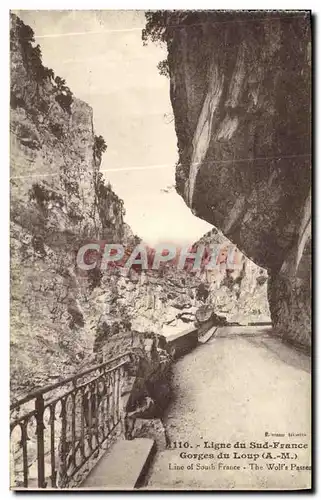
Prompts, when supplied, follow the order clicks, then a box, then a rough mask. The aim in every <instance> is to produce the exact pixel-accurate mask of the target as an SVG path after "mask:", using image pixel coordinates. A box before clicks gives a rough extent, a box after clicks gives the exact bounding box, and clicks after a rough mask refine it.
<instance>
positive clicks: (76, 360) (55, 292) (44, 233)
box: [10, 15, 133, 395]
mask: <svg viewBox="0 0 321 500" xmlns="http://www.w3.org/2000/svg"><path fill="white" fill-rule="evenodd" d="M10 43H11V116H10V124H11V369H12V376H11V383H12V389H13V394H15V395H17V394H21V393H25V392H27V391H28V390H30V389H34V388H35V387H37V386H39V385H43V384H44V383H50V381H52V382H54V381H56V380H57V379H59V378H60V377H62V376H64V375H67V374H68V372H70V371H75V370H77V369H81V368H82V365H83V364H84V363H85V362H88V359H90V358H92V353H93V345H94V342H95V337H96V326H97V321H96V319H95V317H94V315H95V312H96V308H94V307H92V301H91V297H92V295H93V292H94V290H95V289H96V288H97V287H98V286H99V285H100V278H101V276H100V274H99V273H97V272H94V271H93V272H90V273H88V276H87V275H86V276H83V275H81V273H79V271H78V269H77V267H76V261H75V255H76V253H77V251H78V249H79V247H80V246H81V245H83V244H84V243H85V242H86V241H91V240H93V239H97V240H101V239H105V240H108V241H117V242H124V243H125V244H126V243H128V242H131V241H132V240H133V234H132V232H131V230H130V228H129V227H128V226H127V224H126V223H125V222H124V219H123V217H124V207H123V201H122V200H121V199H120V198H119V197H118V196H117V195H116V194H115V193H114V192H113V190H112V189H111V187H110V185H105V183H104V181H103V178H102V174H101V173H100V172H99V166H100V162H101V155H102V152H103V150H104V148H105V146H104V141H103V140H102V138H101V137H97V136H95V133H94V129H93V116H92V109H91V108H90V107H89V106H88V105H87V104H86V103H84V102H82V101H80V100H78V99H76V98H75V97H74V96H73V95H72V93H71V91H70V89H69V88H68V87H67V86H66V84H65V82H64V81H63V80H62V79H61V78H59V77H55V75H54V73H53V71H52V70H49V69H48V68H45V67H44V66H43V65H42V62H41V52H40V48H39V46H36V45H35V43H34V42H33V32H32V30H31V29H30V27H28V26H26V25H25V24H24V23H23V22H22V21H21V20H20V19H19V18H18V17H17V16H15V15H12V16H11V32H10Z"/></svg>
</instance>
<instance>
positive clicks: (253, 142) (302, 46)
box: [143, 11, 311, 346]
mask: <svg viewBox="0 0 321 500" xmlns="http://www.w3.org/2000/svg"><path fill="white" fill-rule="evenodd" d="M143 38H145V39H147V38H151V39H152V40H153V41H155V40H161V41H165V42H166V43H167V47H168V60H167V70H168V73H169V76H170V97H171V102H172V107H173V111H174V117H175V128H176V134H177V140H178V151H179V163H178V165H177V169H176V188H177V191H178V193H179V194H180V195H181V196H182V197H183V199H184V200H185V202H186V203H187V205H188V206H189V207H190V208H191V210H192V211H193V213H194V214H196V215H197V216H199V217H200V218H203V219H205V220H207V221H208V222H210V223H211V224H213V225H214V226H216V227H217V228H219V229H220V230H221V231H222V232H223V233H224V235H225V236H226V237H227V238H228V239H229V240H231V241H232V242H233V243H235V244H236V245H237V246H238V248H239V249H240V250H241V251H242V252H244V253H245V255H246V256H248V257H249V258H250V259H252V260H253V261H254V262H256V263H257V264H258V265H259V266H262V267H264V268H265V269H267V271H268V274H269V283H268V296H269V306H270V312H271V317H272V321H273V324H274V326H275V331H276V332H278V333H279V334H280V335H282V336H283V337H284V338H286V339H287V340H289V341H291V342H294V343H297V344H302V345H304V346H309V345H310V342H311V336H310V326H311V325H310V262H311V260H310V259H311V239H310V224H311V223H310V210H311V200H310V180H311V179H310V176H311V174H310V163H311V138H310V137H311V135H310V133H311V130H310V128H311V115H310V102H311V18H310V14H309V13H308V12H304V11H301V12H294V11H291V12H289V11H287V12H267V11H258V12H245V11H242V12H220V11H216V12H215V11H213V12H208V11H207V12H203V13H202V12H191V11H190V12H187V11H185V12H164V11H163V12H154V13H149V14H148V15H147V25H146V29H145V32H144V33H143ZM163 66H165V64H163Z"/></svg>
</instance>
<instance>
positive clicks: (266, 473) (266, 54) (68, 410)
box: [10, 10, 312, 491]
mask: <svg viewBox="0 0 321 500" xmlns="http://www.w3.org/2000/svg"><path fill="white" fill-rule="evenodd" d="M311 43H312V42H311V12H310V11H305V10H297V11H290V10H280V11H268V10H258V11H245V10H244V11H241V10H240V11H237V10H231V11H223V10H202V11H198V10H175V11H165V10H158V11H143V10H119V11H117V10H86V11H85V10H39V11H37V10H20V11H11V12H10V71H11V76H10V136H11V146H10V208H11V226H10V250H11V335H10V340H11V346H10V354H11V363H10V380H11V402H10V483H11V489H13V490H27V489H29V490H36V489H45V490H49V489H75V490H77V489H78V490H124V491H127V490H137V489H140V490H150V491H157V490H161V491H173V490H174V491H175V490H177V491H179V490H194V491H203V490H204V491H206V490H211V491H223V490H228V491H229V490H231V491H232V490H238V491H243V490H258V491H265V490H285V491H287V490H309V489H311V487H312V470H311V467H312V463H311V459H312V452H311V448H312V435H311V430H312V427H311V415H312V410H311V398H312V394H311V370H310V360H311V347H312V346H311V283H310V281H311V194H310V193H311V160H312V149H311V133H312V132H311V73H312V56H311V54H312V47H311Z"/></svg>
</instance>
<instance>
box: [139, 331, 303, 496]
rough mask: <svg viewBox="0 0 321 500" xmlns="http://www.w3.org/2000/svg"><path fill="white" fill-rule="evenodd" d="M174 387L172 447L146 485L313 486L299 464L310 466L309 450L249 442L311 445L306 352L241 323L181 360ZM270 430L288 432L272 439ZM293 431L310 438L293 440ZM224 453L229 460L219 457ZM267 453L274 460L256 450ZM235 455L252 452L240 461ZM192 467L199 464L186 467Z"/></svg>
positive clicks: (168, 419)
mask: <svg viewBox="0 0 321 500" xmlns="http://www.w3.org/2000/svg"><path fill="white" fill-rule="evenodd" d="M243 330H244V329H243ZM254 330H255V329H254ZM256 333H257V334H256ZM173 390H174V400H173V401H172V403H171V406H170V407H169V409H168V412H167V415H166V419H165V422H166V426H167V432H168V436H169V438H170V441H171V447H172V448H171V449H167V450H165V451H161V452H158V453H157V454H156V458H155V460H154V462H153V465H152V467H151V469H150V473H149V476H148V478H147V483H146V488H148V489H156V490H157V489H167V490H172V489H214V490H217V489H297V488H308V487H310V472H309V471H307V470H304V469H303V470H299V469H297V468H296V467H297V466H300V467H305V466H309V464H310V463H311V462H310V449H309V448H308V449H305V448H300V449H293V448H291V449H288V448H287V449H283V450H281V449H280V448H277V449H276V450H274V449H271V448H269V449H268V450H266V449H264V448H261V449H253V448H250V447H249V443H250V442H251V441H255V442H259V443H262V444H263V443H264V442H266V441H267V442H268V445H272V446H274V444H273V442H279V443H283V444H288V445H289V444H290V445H293V444H294V443H296V444H301V446H305V445H307V444H308V445H309V441H310V397H311V394H310V358H309V357H308V356H306V355H305V354H302V353H301V352H298V351H296V350H295V349H293V348H291V347H289V346H287V345H285V344H283V343H282V342H281V341H280V340H278V339H276V338H273V337H272V336H271V335H269V334H267V333H264V331H262V328H258V329H257V331H256V332H255V331H253V329H251V332H246V331H245V330H244V331H242V328H240V327H231V328H225V329H224V330H223V329H221V331H220V333H219V335H218V336H216V337H215V338H214V339H212V340H210V341H209V342H208V343H207V344H205V345H201V346H199V347H197V348H196V349H195V350H194V351H192V352H191V353H189V354H187V355H186V356H184V357H183V358H181V359H180V360H178V361H177V363H176V364H175V366H174V373H173ZM266 433H269V434H272V433H274V434H284V435H285V436H281V437H277V436H275V437H273V436H268V435H267V434H266ZM288 433H296V434H305V435H304V436H297V437H294V436H288ZM205 441H209V442H212V441H213V442H214V443H222V444H225V445H226V444H227V443H231V448H230V449H228V448H225V449H221V450H215V449H205V448H204V442H205ZM237 442H245V444H246V448H245V449H241V448H234V445H235V444H236V443H237ZM180 443H181V444H180ZM184 443H188V446H189V448H185V447H184V446H187V445H186V444H185V445H184ZM175 446H176V449H175V448H174V447H175ZM180 446H182V448H180ZM220 452H222V453H225V454H229V455H230V457H229V458H225V459H224V458H219V457H218V456H217V455H218V453H220ZM262 452H269V453H270V455H271V456H272V457H273V458H269V456H268V458H267V459H263V458H261V456H260V457H259V458H257V459H254V458H255V457H254V456H253V454H259V455H261V454H262ZM282 452H290V456H289V457H288V458H284V457H282ZM181 453H183V455H182V456H184V453H185V454H197V455H198V454H204V453H211V454H214V458H213V457H208V458H204V459H201V458H200V457H197V458H187V459H184V458H182V457H181V456H180V454H181ZM234 453H236V454H237V456H239V455H242V454H243V453H244V454H252V456H250V457H246V458H244V459H243V458H234ZM295 453H297V455H298V458H297V460H296V459H295V458H294V454H295ZM221 457H222V455H221ZM251 463H252V464H254V465H253V466H251V465H250V464H251ZM220 464H221V465H220ZM273 464H274V465H273ZM279 464H280V469H279V470H269V467H268V466H271V467H272V466H273V467H277V466H278V465H279ZM282 464H283V465H282ZM188 466H189V467H191V466H192V467H193V469H192V470H188V469H187V467H188ZM178 467H180V469H178ZM181 467H183V469H182V468H181ZM227 467H239V469H238V470H235V469H232V470H231V469H228V468H227ZM286 467H287V469H286ZM219 468H220V470H218V469H219Z"/></svg>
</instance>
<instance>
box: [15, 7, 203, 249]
mask: <svg viewBox="0 0 321 500" xmlns="http://www.w3.org/2000/svg"><path fill="white" fill-rule="evenodd" d="M16 13H17V14H18V15H19V17H21V18H22V19H23V21H24V22H25V23H26V24H29V25H30V26H31V27H32V29H33V30H34V32H35V35H36V42H37V43H39V44H40V47H41V50H42V59H43V64H44V65H45V66H48V67H50V68H52V69H53V70H54V72H55V74H56V75H59V76H60V77H62V78H64V79H65V80H66V83H67V85H68V86H69V87H70V89H71V90H72V92H73V94H74V95H75V97H77V98H79V99H82V100H84V101H86V102H87V103H88V104H89V105H90V106H91V107H92V108H93V113H94V127H95V133H96V135H102V136H103V137H104V138H105V141H106V143H107V146H108V148H107V151H106V153H105V154H104V155H103V162H102V165H101V170H102V171H103V172H104V176H105V179H106V180H108V181H110V183H111V185H112V187H113V189H114V191H115V192H116V193H117V195H118V196H120V197H121V198H122V199H123V200H124V203H125V209H126V217H125V220H126V222H127V223H128V224H129V225H130V226H131V228H132V230H133V231H134V233H135V234H137V235H138V236H140V237H141V238H142V239H143V240H144V241H145V242H146V243H148V244H150V245H155V244H156V243H159V242H163V243H164V242H171V243H174V242H175V243H178V244H183V243H189V242H194V241H196V240H197V239H198V238H200V237H201V236H202V235H203V234H204V233H206V232H207V231H209V230H210V229H211V228H212V226H211V225H210V224H208V223H207V222H205V221H202V220H201V219H198V218H197V217H195V216H194V215H193V214H192V212H191V211H190V209H189V208H188V207H187V206H186V205H185V203H184V201H183V200H182V198H181V197H180V196H179V195H178V194H177V193H176V191H175V188H174V187H173V186H174V184H175V163H176V161H177V159H178V154H177V141H176V134H175V129H174V121H173V114H172V108H171V103H170V99H169V80H168V79H167V78H166V77H165V76H162V75H160V74H159V73H158V70H157V63H158V62H159V61H161V60H163V59H165V58H166V48H165V47H161V46H157V45H155V44H152V43H149V44H148V45H147V46H143V43H142V40H141V30H142V28H143V27H144V25H145V16H144V13H143V11H79V10H78V11H16Z"/></svg>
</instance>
